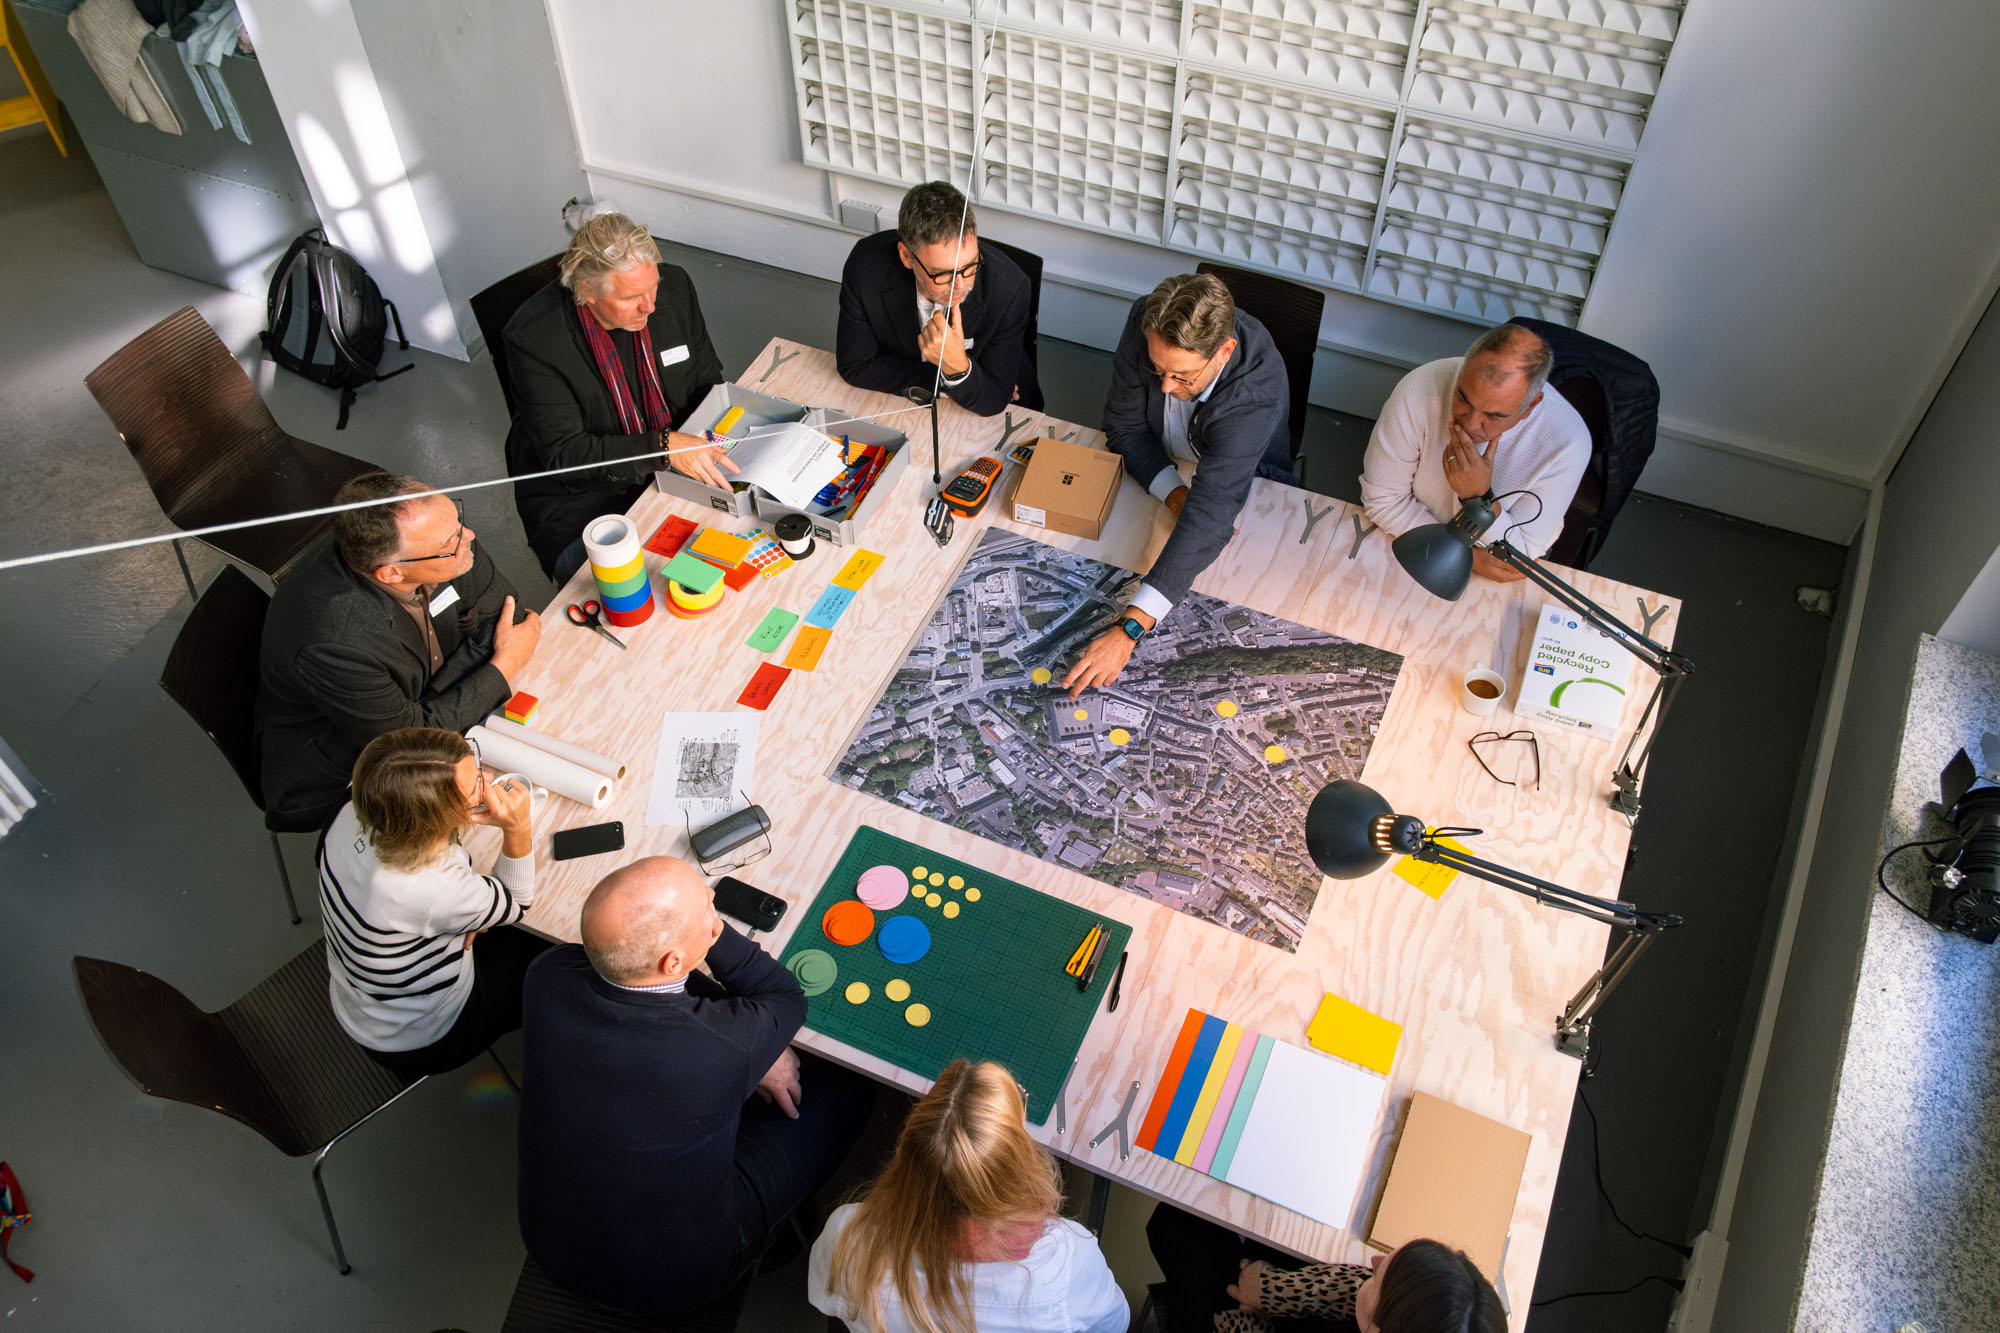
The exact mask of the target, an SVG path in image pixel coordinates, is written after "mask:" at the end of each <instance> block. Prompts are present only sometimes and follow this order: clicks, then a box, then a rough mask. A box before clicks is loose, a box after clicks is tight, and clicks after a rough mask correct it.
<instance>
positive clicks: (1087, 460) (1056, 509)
mask: <svg viewBox="0 0 2000 1333" xmlns="http://www.w3.org/2000/svg"><path fill="white" fill-rule="evenodd" d="M1124 468H1125V463H1124V460H1123V459H1121V458H1119V457H1118V455H1117V454H1114V453H1111V452H1110V451H1109V450H1105V449H1088V448H1085V447H1084V446H1083V445H1080V444H1071V443H1070V442H1069V441H1067V440H1051V439H1047V438H1043V439H1039V440H1036V441H1035V456H1034V457H1033V458H1030V459H1029V460H1028V466H1027V469H1026V470H1025V471H1023V472H1022V474H1021V480H1020V482H1019V484H1018V485H1016V486H1015V487H1014V521H1015V522H1016V523H1025V524H1027V525H1028V526H1029V527H1032V528H1047V529H1048V530H1049V531H1051V532H1066V533H1068V534H1069V535H1070V536H1072V537H1087V538H1090V539H1091V540H1093V541H1094V540H1096V538H1097V536H1098V534H1099V533H1101V532H1103V531H1104V520H1105V519H1106V518H1108V517H1110V515H1111V502H1112V501H1113V500H1116V499H1117V498H1118V479H1119V477H1120V476H1121V475H1122V474H1123V472H1124Z"/></svg>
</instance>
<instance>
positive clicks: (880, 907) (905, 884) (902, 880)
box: [854, 866, 910, 912]
mask: <svg viewBox="0 0 2000 1333" xmlns="http://www.w3.org/2000/svg"><path fill="white" fill-rule="evenodd" d="M909 892H910V881H909V879H908V878H907V877H906V876H905V875H904V874H903V872H902V871H900V870H898V869H896V867H894V866H870V867H869V868H868V869H866V870H864V871H862V872H861V879H860V880H859V881H858V882H857V883H856V884H855V886H854V896H855V897H857V898H859V899H860V900H861V901H862V902H864V903H867V904H868V905H869V906H870V907H872V908H874V909H875V910H876V911H878V912H886V911H888V910H889V909H890V908H892V907H896V906H898V905H900V904H901V903H902V901H903V899H904V897H905V896H907V895H908V893H909Z"/></svg>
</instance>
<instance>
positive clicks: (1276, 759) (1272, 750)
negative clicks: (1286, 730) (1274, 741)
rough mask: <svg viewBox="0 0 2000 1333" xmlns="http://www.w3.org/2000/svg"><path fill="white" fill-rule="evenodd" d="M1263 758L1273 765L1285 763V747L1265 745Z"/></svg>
mask: <svg viewBox="0 0 2000 1333" xmlns="http://www.w3.org/2000/svg"><path fill="white" fill-rule="evenodd" d="M1264 757H1265V758H1266V759H1268V760H1270V761H1271V762H1272V763H1274V764H1282V763H1284V762H1285V747H1284V746H1282V745H1267V746H1265V747H1264Z"/></svg>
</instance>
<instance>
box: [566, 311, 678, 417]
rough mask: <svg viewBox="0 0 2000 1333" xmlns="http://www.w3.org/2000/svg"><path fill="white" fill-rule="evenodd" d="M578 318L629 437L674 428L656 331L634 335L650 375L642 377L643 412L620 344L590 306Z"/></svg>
mask: <svg viewBox="0 0 2000 1333" xmlns="http://www.w3.org/2000/svg"><path fill="white" fill-rule="evenodd" d="M576 317H577V319H578V320H579V321H580V322H581V323H582V324H583V340H584V341H585V342H586V343H589V344H590V359H591V360H593V361H595V362H596V363H597V377H598V378H599V379H601V380H603V381H604V387H605V388H607V389H609V390H611V401H612V402H614V403H616V404H617V405H618V424H619V426H620V427H621V428H622V429H623V430H624V432H625V434H627V435H639V434H644V433H648V432H651V431H659V430H665V429H666V428H667V427H669V426H671V425H673V424H674V414H673V413H672V412H669V411H668V410H667V400H666V396H665V395H664V394H662V393H661V392H660V370H659V367H658V366H655V365H654V364H653V334H652V331H651V330H650V329H646V328H643V327H642V328H641V329H640V330H639V331H638V332H637V333H635V334H633V335H632V340H633V343H634V344H635V350H636V351H637V352H638V353H639V365H640V366H641V367H642V368H643V369H644V370H645V372H646V373H645V374H643V375H641V376H640V377H639V388H640V390H641V391H642V392H643V393H644V394H645V399H646V401H645V403H644V411H643V413H642V412H641V410H640V407H641V405H640V404H638V403H634V402H633V401H632V386H631V382H630V381H628V380H627V379H626V378H625V363H624V362H623V361H621V360H619V359H618V345H617V344H616V343H614V342H612V341H611V334H610V332H609V331H607V330H606V329H605V327H604V326H603V325H602V324H599V323H598V322H597V318H596V316H594V315H592V314H591V313H590V310H589V308H588V307H586V306H581V305H580V306H578V307H577V308H576Z"/></svg>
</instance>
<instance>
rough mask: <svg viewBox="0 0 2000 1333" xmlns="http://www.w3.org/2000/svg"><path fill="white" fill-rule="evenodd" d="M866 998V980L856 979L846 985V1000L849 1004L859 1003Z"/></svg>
mask: <svg viewBox="0 0 2000 1333" xmlns="http://www.w3.org/2000/svg"><path fill="white" fill-rule="evenodd" d="M867 998H868V983H867V982H865V981H856V982H854V983H852V984H850V985H849V986H848V988H847V1002H848V1003H849V1004H860V1003H862V1002H863V1001H864V1000H866V999H867Z"/></svg>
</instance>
